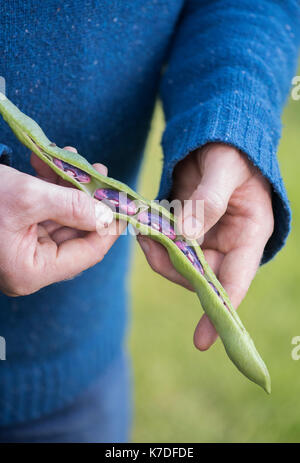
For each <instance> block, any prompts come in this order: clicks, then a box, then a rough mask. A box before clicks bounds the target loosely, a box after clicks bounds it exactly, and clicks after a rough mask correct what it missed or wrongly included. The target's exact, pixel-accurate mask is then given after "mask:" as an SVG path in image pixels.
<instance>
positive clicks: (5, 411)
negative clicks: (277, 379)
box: [0, 0, 300, 442]
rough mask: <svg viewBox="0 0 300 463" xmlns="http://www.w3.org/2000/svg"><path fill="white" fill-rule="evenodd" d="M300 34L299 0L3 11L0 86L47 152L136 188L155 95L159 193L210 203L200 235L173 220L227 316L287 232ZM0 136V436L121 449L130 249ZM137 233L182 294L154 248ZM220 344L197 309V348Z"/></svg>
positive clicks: (139, 2) (8, 137) (101, 218)
mask: <svg viewBox="0 0 300 463" xmlns="http://www.w3.org/2000/svg"><path fill="white" fill-rule="evenodd" d="M299 24H300V7H299V4H298V2H297V1H296V0H289V1H286V2H281V1H276V0H261V1H260V2H249V1H248V0H239V1H238V2H237V1H232V0H214V1H210V2H207V1H205V0H186V1H184V0H133V1H131V2H124V1H123V0H116V1H114V2H105V1H103V0H96V1H90V0H89V1H85V2H82V1H79V0H70V1H68V2H58V1H56V0H44V1H43V2H35V1H33V0H27V1H22V0H15V1H13V2H4V3H3V5H2V8H1V17H0V26H1V27H0V48H1V56H2V58H1V63H0V75H1V76H2V77H3V78H4V79H5V82H6V93H7V96H8V98H10V99H11V100H12V101H14V103H15V104H16V105H17V106H18V107H19V108H20V109H21V110H22V111H23V112H25V113H26V114H28V115H29V116H31V117H32V118H34V119H35V120H36V121H37V122H38V123H39V124H40V125H41V127H43V129H44V130H45V131H46V133H47V135H48V137H49V138H50V139H51V140H52V141H55V143H56V144H57V145H58V146H66V145H67V149H75V148H76V149H77V150H78V152H79V153H81V154H83V155H84V156H85V157H87V158H88V159H89V161H90V162H92V163H94V164H95V166H96V168H97V169H98V170H99V171H100V172H102V173H104V174H106V173H107V169H106V167H105V166H107V168H108V171H109V175H110V176H111V177H114V178H117V179H119V180H121V181H124V182H126V183H128V184H129V185H130V186H132V187H135V185H136V178H137V173H138V169H139V166H140V161H141V158H142V153H143V149H144V144H145V139H146V136H147V133H148V130H149V124H150V120H151V116H152V112H153V107H154V103H155V99H156V96H157V92H158V88H159V89H160V95H161V98H162V100H163V104H164V110H165V115H166V130H165V132H164V136H163V142H162V143H163V149H164V164H163V173H162V178H161V187H160V192H159V198H176V199H180V200H182V201H183V200H186V199H191V200H192V201H193V202H194V200H197V199H200V200H204V225H203V224H202V223H197V221H196V218H195V217H193V216H191V215H189V214H186V211H185V210H183V213H182V215H181V217H180V218H179V222H180V224H181V225H182V226H183V224H185V226H186V229H187V230H188V229H189V228H193V229H196V230H198V231H200V233H202V234H203V233H205V239H204V242H203V248H204V251H205V255H206V258H207V260H208V262H209V263H210V265H211V266H212V267H213V269H214V271H215V272H216V273H217V275H218V277H219V279H220V281H221V283H222V284H223V285H224V287H225V289H226V290H227V292H228V294H229V296H230V298H231V300H232V302H233V305H234V306H235V307H237V306H238V305H239V303H240V302H241V300H242V299H243V297H244V296H245V294H246V292H247V289H248V287H249V285H250V283H251V280H252V279H253V277H254V275H255V272H256V270H257V268H258V266H259V264H260V263H265V262H267V261H268V260H270V259H271V258H272V257H274V255H275V254H276V253H277V252H278V251H279V249H280V248H281V247H282V246H283V244H284V242H285V239H286V237H287V234H288V232H289V228H290V209H289V205H288V201H287V196H286V192H285V189H284V186H283V182H282V179H281V176H280V172H279V167H278V162H277V159H276V149H277V145H278V141H279V138H280V114H281V112H282V109H283V106H284V103H285V101H286V98H287V95H288V92H289V88H290V83H291V79H292V77H293V75H294V73H295V72H296V64H297V53H298V46H299V41H300V27H299ZM0 133H1V140H0V141H1V148H0V149H1V151H0V153H1V155H2V165H1V166H0V173H1V184H0V289H1V295H0V305H1V310H0V335H1V336H2V337H3V338H4V339H5V341H6V349H7V352H6V360H5V361H1V363H0V440H1V441H2V442H123V441H127V440H128V439H129V438H130V434H129V433H130V421H131V399H130V397H131V392H130V390H131V386H130V373H129V366H128V357H127V353H126V347H125V341H124V340H125V338H126V327H127V287H126V282H127V276H128V272H129V261H130V253H129V240H128V239H126V237H123V236H122V237H120V238H119V239H116V238H117V236H111V235H108V236H106V237H103V236H101V234H98V233H97V227H100V228H101V227H102V226H103V224H104V222H105V220H106V219H107V215H105V214H107V211H106V210H105V208H104V209H103V208H101V207H100V209H99V207H97V208H96V206H95V202H94V201H93V200H92V199H90V198H89V197H88V196H87V195H85V194H84V193H82V192H80V191H76V190H74V189H73V188H66V187H65V186H66V185H65V184H64V183H60V182H59V180H58V178H57V176H56V175H55V174H53V172H51V171H50V170H49V169H48V167H47V166H44V165H43V164H42V163H41V162H40V161H39V160H38V159H37V158H36V157H35V156H32V157H31V167H30V165H29V162H28V161H29V153H28V152H27V150H26V149H25V148H24V147H22V146H21V144H20V143H18V141H17V140H16V139H15V138H14V136H13V134H12V133H11V132H10V129H9V128H8V126H7V125H6V124H5V123H4V122H3V121H1V132H0ZM8 158H10V165H7V164H8ZM99 162H101V164H99ZM97 163H98V164H97ZM5 164H6V165H5ZM121 233H122V227H121V228H120V230H119V234H121ZM138 239H139V243H140V245H141V246H142V248H143V250H144V252H145V254H146V257H147V259H148V261H149V263H150V265H151V267H152V268H153V269H154V270H155V271H156V272H159V273H161V274H162V275H164V276H166V277H167V278H169V279H170V280H172V281H175V282H176V283H179V284H182V285H183V286H186V284H187V282H186V281H185V280H184V279H183V278H182V277H181V276H180V275H179V274H177V273H176V271H175V270H174V269H173V267H172V265H171V264H170V261H169V259H168V257H167V255H166V252H165V251H164V249H162V248H161V246H160V245H159V244H157V243H154V242H152V241H151V240H149V238H147V237H144V236H140V237H139V238H138ZM74 277H76V278H74ZM216 337H217V334H216V332H215V330H214V328H213V326H212V325H211V323H210V321H209V320H208V319H207V317H206V316H203V317H202V319H201V320H200V322H199V324H198V326H197V328H196V331H195V336H194V341H195V345H196V346H197V347H198V348H199V349H200V350H205V349H207V348H208V347H209V346H210V345H211V344H212V343H213V342H214V340H215V339H216Z"/></svg>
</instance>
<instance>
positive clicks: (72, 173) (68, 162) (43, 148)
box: [0, 93, 271, 393]
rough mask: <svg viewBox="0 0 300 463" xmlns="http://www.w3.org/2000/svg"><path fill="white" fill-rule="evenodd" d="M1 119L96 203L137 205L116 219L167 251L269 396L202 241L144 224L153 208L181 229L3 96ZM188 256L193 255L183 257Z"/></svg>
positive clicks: (160, 210) (236, 358)
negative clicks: (104, 197) (114, 198)
mask: <svg viewBox="0 0 300 463" xmlns="http://www.w3.org/2000/svg"><path fill="white" fill-rule="evenodd" d="M0 113H1V115H2V116H3V118H4V119H5V121H6V122H7V123H8V124H9V126H10V127H11V129H12V130H13V132H14V133H15V135H16V136H17V138H18V139H19V140H20V141H21V142H22V143H23V144H24V145H25V146H27V148H29V149H30V150H31V151H33V152H34V153H35V154H36V155H37V156H38V157H39V158H40V159H42V161H44V162H45V163H46V164H48V165H49V166H50V167H51V168H52V169H53V170H54V171H55V172H56V173H57V174H58V175H59V176H61V177H62V178H63V179H64V180H66V181H68V182H70V183H72V184H73V185H74V186H75V187H76V188H79V189H80V190H82V191H84V192H85V193H87V194H89V195H90V196H91V197H95V194H96V192H97V191H100V192H101V193H103V191H102V190H103V189H104V190H105V191H108V190H109V191H111V190H114V191H117V192H120V193H125V194H126V195H127V197H128V198H129V199H130V201H134V204H135V207H136V213H135V214H128V213H126V212H124V211H123V210H122V208H118V209H117V210H115V211H114V216H115V218H116V219H122V220H125V221H127V222H128V223H130V224H131V225H133V227H135V228H136V229H137V230H138V231H139V232H141V233H143V234H147V235H149V236H151V238H152V239H154V240H155V241H158V242H159V243H161V244H162V245H163V246H164V247H165V248H166V250H167V251H168V254H169V256H170V259H171V261H172V264H173V265H174V267H175V268H176V270H177V271H178V272H179V273H180V274H181V275H182V276H184V277H185V278H186V279H187V280H188V281H189V282H190V283H191V285H192V286H193V288H194V289H195V291H196V293H197V295H198V298H199V300H200V302H201V305H202V307H203V309H204V311H205V312H206V313H207V315H208V317H209V318H210V320H211V321H212V323H213V325H214V326H215V328H216V330H217V332H218V333H219V336H220V338H221V340H222V342H223V345H224V347H225V350H226V352H227V354H228V356H229V358H230V359H231V360H232V362H233V363H234V364H235V365H236V367H237V368H238V369H239V370H240V371H241V372H242V373H243V374H244V375H245V376H246V377H247V378H249V379H250V380H251V381H254V382H255V383H257V384H258V385H260V386H261V387H262V388H264V389H265V391H266V392H268V393H270V392H271V380H270V376H269V373H268V370H267V368H266V365H265V364H264V362H263V360H262V358H261V357H260V355H259V353H258V352H257V350H256V348H255V345H254V343H253V341H252V339H251V337H250V336H249V334H248V333H247V331H246V329H245V328H244V326H243V324H242V322H241V320H240V318H239V316H238V314H237V313H236V311H235V310H234V309H233V307H232V305H231V302H230V300H229V297H228V295H227V294H226V291H225V290H224V288H223V287H222V285H221V284H220V282H219V281H218V279H217V278H216V276H215V274H214V272H213V271H212V269H211V268H210V267H209V265H208V264H207V262H206V261H205V258H204V255H203V252H202V250H201V247H200V246H199V244H198V243H197V241H195V240H187V239H186V238H185V237H183V236H179V237H176V239H174V236H170V235H169V236H167V235H168V234H165V233H163V232H162V230H161V229H160V228H159V227H157V226H156V227H154V226H153V224H152V223H150V224H148V223H147V222H146V221H141V220H139V217H140V216H139V214H140V213H142V212H143V211H146V212H147V211H150V208H151V211H154V212H155V213H156V214H157V216H160V217H161V220H166V221H168V222H169V223H171V224H172V226H174V229H175V228H176V218H175V217H174V216H173V215H172V214H171V213H170V212H169V211H168V210H167V209H165V208H164V207H162V206H160V205H159V204H157V203H156V202H153V201H149V200H147V199H145V198H143V197H142V196H141V195H139V194H138V193H136V192H135V191H133V190H132V189H131V188H129V187H128V186H127V185H125V184H124V183H121V182H119V181H117V180H115V179H112V178H110V177H105V176H104V175H101V174H100V173H99V172H97V171H96V170H95V169H94V168H93V166H92V165H91V164H90V163H89V162H88V161H87V160H86V159H85V158H84V157H82V156H80V155H79V154H78V153H73V152H70V151H67V150H64V149H61V148H58V147H57V146H56V145H55V144H54V143H51V142H50V140H49V139H48V138H47V137H46V135H45V134H44V132H43V131H42V129H41V128H40V127H39V125H38V124H37V123H36V122H35V121H34V120H33V119H31V118H30V117H28V116H26V115H25V114H23V113H22V112H21V111H20V110H19V109H18V108H17V107H16V106H15V105H14V104H13V103H12V102H11V101H9V100H8V98H6V96H5V95H3V94H2V93H0ZM176 240H177V241H176ZM178 240H179V241H178ZM176 242H177V244H176ZM178 244H181V245H182V246H181V248H180V247H178ZM185 250H188V251H187V252H183V251H185ZM187 255H188V257H190V259H189V258H188V257H187ZM194 255H196V256H197V260H198V261H199V262H200V264H201V265H198V263H197V262H196V266H195V265H193V263H192V258H193V256H194ZM197 266H198V267H197ZM196 267H197V268H196ZM199 269H200V271H199Z"/></svg>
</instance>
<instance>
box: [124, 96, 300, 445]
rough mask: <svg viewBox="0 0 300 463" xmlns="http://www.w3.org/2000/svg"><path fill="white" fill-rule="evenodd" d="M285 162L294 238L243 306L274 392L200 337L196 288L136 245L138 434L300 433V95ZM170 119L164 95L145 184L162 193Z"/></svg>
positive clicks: (287, 126)
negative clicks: (196, 337) (200, 344)
mask: <svg viewBox="0 0 300 463" xmlns="http://www.w3.org/2000/svg"><path fill="white" fill-rule="evenodd" d="M283 124H284V128H283V136H282V139H281V143H280V148H279V161H280V165H281V172H282V175H283V178H284V179H285V184H286V187H287V190H288V195H289V199H290V202H291V206H292V210H293V229H292V233H291V235H290V237H289V239H288V242H287V245H286V246H285V248H284V249H283V250H282V251H281V252H280V254H279V255H277V256H276V258H275V259H274V260H273V261H271V262H270V263H268V264H267V265H266V266H264V267H262V268H261V269H260V270H259V272H258V274H257V276H256V278H255V281H254V282H253V283H252V286H251V288H250V290H249V292H248V295H247V297H246V299H245V300H244V302H243V303H242V305H241V306H240V308H239V314H240V317H241V318H242V321H243V322H244V324H245V326H246V328H247V330H248V331H249V332H250V334H251V336H252V338H253V339H254V341H255V344H256V346H257V348H258V350H259V352H260V353H261V355H262V357H263V359H264V361H265V363H266V364H267V365H268V368H269V371H270V374H271V377H272V394H271V396H268V395H267V394H266V393H265V392H263V391H262V390H261V389H260V388H259V387H258V386H256V385H255V384H254V383H251V382H249V381H248V380H247V379H245V378H244V377H243V376H242V375H241V374H240V373H239V372H238V371H237V369H236V368H235V367H234V366H233V365H232V363H231V362H230V360H229V359H228V357H227V355H226V354H225V352H224V349H223V345H222V344H221V342H220V341H218V342H217V343H216V344H215V345H214V346H213V347H212V348H211V349H210V350H209V351H207V352H199V351H197V350H196V349H195V348H194V346H193V342H192V338H193V332H194V328H195V326H196V323H197V322H198V320H199V317H200V316H201V313H202V309H201V307H200V304H199V302H198V299H197V297H196V296H195V295H194V294H192V293H189V292H188V291H187V290H185V289H182V288H180V287H178V286H176V285H174V284H172V283H170V282H168V281H167V280H165V279H163V278H162V277H160V276H158V275H156V274H155V273H154V272H153V271H152V270H151V269H150V267H149V266H148V264H147V262H146V259H145V258H144V255H143V254H142V251H141V250H140V249H139V248H138V247H137V246H135V247H134V249H135V258H134V265H133V271H132V276H131V288H132V298H133V314H132V320H131V332H130V350H131V352H132V356H133V369H134V383H135V394H134V398H135V399H134V400H135V417H134V430H133V437H132V439H133V441H135V442H266V441H267V442H299V441H300V413H299V392H300V360H299V361H295V360H293V359H292V357H291V351H292V349H293V348H294V347H295V346H293V345H292V343H291V341H292V338H293V337H294V336H300V266H299V257H300V253H299V233H300V224H299V217H300V202H299V201H298V198H299V196H300V179H299V167H300V160H299V157H298V155H299V142H300V130H299V127H300V101H293V100H290V102H289V104H288V106H287V107H286V110H285V112H284V115H283ZM163 128H164V122H163V116H162V111H161V107H160V105H159V104H158V105H157V107H156V111H155V116H154V119H153V123H152V129H151V133H150V136H149V140H148V145H147V150H146V156H145V160H144V165H143V170H142V175H141V178H140V185H139V191H140V192H141V193H142V194H143V195H144V196H146V197H148V198H154V197H155V196H156V194H157V191H158V184H159V178H160V171H161V163H162V152H161V148H160V138H161V133H162V131H163Z"/></svg>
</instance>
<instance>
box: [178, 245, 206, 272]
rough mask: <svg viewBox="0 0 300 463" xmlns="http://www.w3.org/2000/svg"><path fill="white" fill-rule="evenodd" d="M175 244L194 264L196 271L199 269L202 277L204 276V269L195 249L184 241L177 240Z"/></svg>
mask: <svg viewBox="0 0 300 463" xmlns="http://www.w3.org/2000/svg"><path fill="white" fill-rule="evenodd" d="M175 244H176V246H177V247H178V248H179V249H180V251H182V252H183V254H184V255H185V256H186V257H187V258H188V260H189V261H190V262H191V263H192V264H193V266H194V267H195V269H197V270H198V271H199V272H200V273H201V274H202V275H204V269H203V267H202V264H201V262H200V261H199V258H198V256H197V254H196V252H195V251H194V249H193V248H192V247H191V246H189V245H188V244H187V243H186V242H185V241H182V240H176V241H175Z"/></svg>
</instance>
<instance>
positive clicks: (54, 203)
mask: <svg viewBox="0 0 300 463" xmlns="http://www.w3.org/2000/svg"><path fill="white" fill-rule="evenodd" d="M33 180H34V181H33V182H31V183H30V188H29V191H27V193H26V194H27V195H29V196H30V197H31V200H32V206H31V211H32V212H33V213H32V214H28V216H30V217H31V220H32V216H33V215H34V219H35V220H36V221H38V222H43V221H45V220H53V221H55V222H57V223H59V224H61V225H64V226H67V227H72V228H77V229H79V230H85V231H96V230H101V229H102V228H106V227H108V225H110V224H111V223H112V221H113V212H112V210H111V209H110V208H109V207H108V206H107V205H105V204H104V203H102V202H100V201H96V200H94V199H92V198H90V197H89V196H88V195H87V194H86V193H84V192H83V191H80V190H76V189H73V188H66V187H63V186H60V185H55V184H52V183H47V182H44V181H43V180H40V179H35V178H34V179H33Z"/></svg>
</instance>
